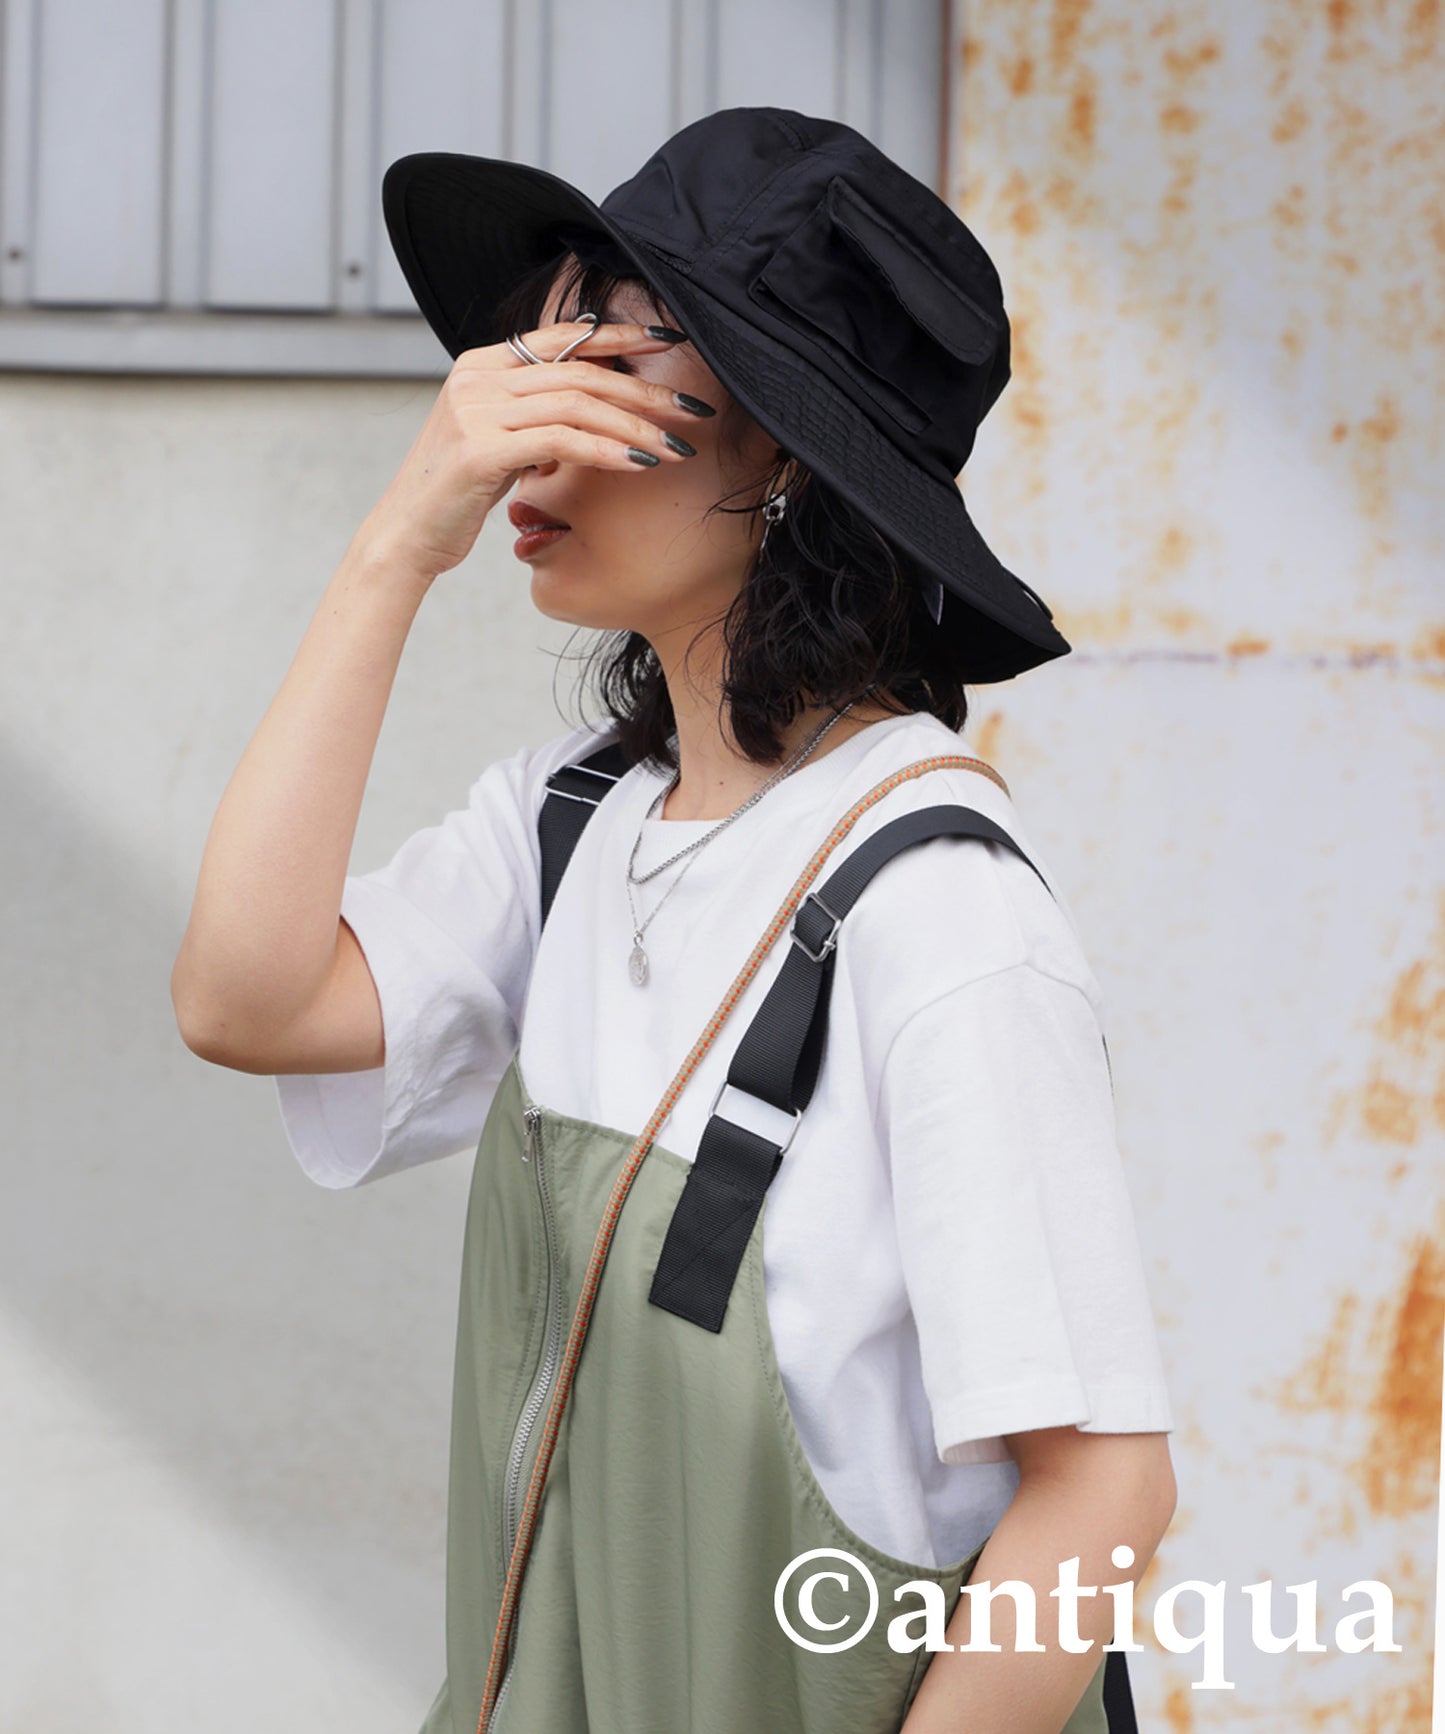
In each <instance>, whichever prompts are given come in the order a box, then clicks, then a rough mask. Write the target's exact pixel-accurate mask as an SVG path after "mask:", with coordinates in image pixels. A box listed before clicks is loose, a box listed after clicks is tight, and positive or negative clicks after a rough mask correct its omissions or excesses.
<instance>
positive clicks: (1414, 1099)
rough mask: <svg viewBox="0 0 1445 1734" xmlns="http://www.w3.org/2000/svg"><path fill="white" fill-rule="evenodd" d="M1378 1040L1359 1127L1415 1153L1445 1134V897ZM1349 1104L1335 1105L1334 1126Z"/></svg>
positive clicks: (1395, 991) (1396, 990)
mask: <svg viewBox="0 0 1445 1734" xmlns="http://www.w3.org/2000/svg"><path fill="white" fill-rule="evenodd" d="M1441 636H1442V635H1441V634H1440V633H1438V632H1432V634H1430V635H1429V636H1427V637H1426V639H1425V640H1424V643H1423V645H1422V648H1423V649H1425V650H1427V651H1428V650H1429V649H1430V648H1431V646H1434V653H1435V654H1437V655H1438V654H1439V652H1440V650H1441V649H1442V648H1445V647H1442V646H1441V645H1440V643H1439V639H1440V637H1441ZM1374 1036H1375V1043H1374V1049H1373V1052H1372V1053H1371V1056H1370V1059H1369V1063H1368V1070H1367V1072H1366V1076H1365V1081H1364V1084H1363V1085H1362V1087H1361V1088H1360V1090H1359V1092H1358V1095H1357V1096H1356V1097H1355V1098H1354V1106H1355V1108H1356V1110H1357V1112H1358V1116H1359V1123H1360V1124H1361V1126H1362V1127H1363V1128H1364V1130H1365V1131H1366V1133H1368V1135H1369V1136H1370V1137H1371V1138H1372V1139H1374V1140H1375V1141H1376V1142H1378V1143H1382V1144H1395V1145H1399V1146H1402V1147H1404V1148H1407V1149H1408V1148H1413V1147H1415V1146H1416V1145H1418V1143H1419V1142H1420V1139H1421V1136H1422V1134H1423V1133H1424V1131H1425V1129H1426V1127H1427V1125H1428V1126H1433V1127H1434V1128H1436V1129H1437V1130H1438V1129H1445V892H1442V893H1440V894H1439V895H1438V896H1437V899H1436V919H1435V930H1434V933H1433V935H1432V939H1431V946H1430V951H1429V954H1428V955H1427V956H1425V957H1419V958H1415V959H1413V960H1412V961H1411V962H1410V963H1408V964H1406V965H1405V967H1404V968H1403V969H1402V970H1401V971H1400V972H1399V974H1398V975H1397V976H1396V977H1395V979H1394V981H1393V982H1392V983H1391V985H1390V990H1389V993H1388V995H1387V997H1386V1000H1385V1006H1384V1010H1383V1011H1382V1012H1381V1013H1380V1015H1379V1017H1378V1018H1377V1019H1376V1020H1375V1023H1374ZM1350 1100H1351V1098H1349V1097H1348V1096H1344V1097H1340V1098H1337V1100H1336V1103H1335V1107H1334V1112H1333V1114H1332V1122H1333V1124H1334V1125H1338V1123H1339V1120H1340V1116H1341V1113H1342V1111H1343V1110H1344V1109H1345V1108H1346V1107H1347V1106H1348V1105H1349V1103H1350Z"/></svg>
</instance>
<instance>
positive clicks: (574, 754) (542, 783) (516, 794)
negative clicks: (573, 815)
mask: <svg viewBox="0 0 1445 1734" xmlns="http://www.w3.org/2000/svg"><path fill="white" fill-rule="evenodd" d="M610 739H612V729H611V727H610V726H609V725H608V724H606V723H595V722H586V723H579V724H578V725H577V726H576V727H574V728H569V729H566V730H564V731H563V732H562V733H560V734H556V735H552V736H551V737H549V738H548V739H547V740H544V741H542V742H540V743H529V744H528V745H526V746H522V747H518V748H517V749H516V751H515V752H513V753H510V754H508V755H507V756H506V757H504V758H500V759H496V760H494V761H493V762H492V763H491V764H489V765H488V766H487V767H486V769H485V770H483V771H482V772H481V774H480V775H479V776H478V777H477V778H476V780H475V781H474V782H473V783H472V786H471V788H470V790H469V791H468V797H467V806H468V809H469V810H470V811H471V812H472V813H473V814H476V815H478V816H481V815H485V814H497V813H499V812H500V811H501V810H505V811H506V813H507V815H508V816H509V817H510V818H513V819H515V820H517V821H519V822H521V823H522V824H526V825H535V823H536V820H537V815H538V813H539V812H540V811H541V806H542V800H543V797H544V796H545V794H546V785H547V779H548V777H550V776H551V775H552V773H553V772H554V771H556V770H558V769H560V767H561V766H563V765H568V764H575V763H576V762H577V761H578V760H579V759H584V758H586V757H587V755H588V754H589V753H590V752H592V751H593V750H594V748H596V747H600V746H603V745H605V744H606V742H607V741H609V740H610Z"/></svg>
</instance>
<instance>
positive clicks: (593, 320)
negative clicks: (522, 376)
mask: <svg viewBox="0 0 1445 1734" xmlns="http://www.w3.org/2000/svg"><path fill="white" fill-rule="evenodd" d="M577 317H578V319H579V320H580V321H581V323H582V324H584V325H586V326H588V327H589V329H588V330H586V331H584V332H583V333H582V335H581V336H580V337H574V338H573V339H572V341H571V342H570V343H569V344H568V345H567V347H566V348H565V349H564V350H563V351H562V352H561V353H560V354H559V355H557V356H555V357H554V359H555V360H557V361H565V360H566V359H567V357H568V356H569V355H570V354H571V353H572V351H573V350H574V349H579V348H581V346H582V345H583V344H584V343H585V342H586V341H587V339H588V338H589V337H591V336H592V334H593V332H595V331H596V329H597V326H598V323H599V315H597V314H596V313H579V314H578V316H577ZM507 347H508V348H509V349H510V350H511V352H512V354H513V355H516V356H518V357H520V358H521V360H523V361H527V362H534V361H541V360H543V359H544V358H543V357H542V356H540V355H533V353H532V351H531V350H530V349H528V347H527V345H526V344H525V343H524V342H523V341H522V334H521V332H520V331H514V332H513V333H512V334H511V336H510V337H509V338H508V339H507Z"/></svg>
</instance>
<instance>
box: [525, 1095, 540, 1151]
mask: <svg viewBox="0 0 1445 1734" xmlns="http://www.w3.org/2000/svg"><path fill="white" fill-rule="evenodd" d="M522 1118H523V1120H524V1121H525V1122H526V1127H527V1136H526V1139H525V1140H524V1142H523V1144H522V1160H523V1161H524V1162H530V1161H531V1160H532V1152H533V1150H534V1149H535V1148H536V1146H537V1124H538V1122H539V1121H540V1120H541V1118H542V1110H541V1109H540V1108H525V1109H523V1111H522Z"/></svg>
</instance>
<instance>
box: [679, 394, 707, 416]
mask: <svg viewBox="0 0 1445 1734" xmlns="http://www.w3.org/2000/svg"><path fill="white" fill-rule="evenodd" d="M672 398H673V402H674V403H676V404H677V406H678V408H679V409H685V410H687V411H688V412H689V413H690V414H691V415H716V414H717V411H716V410H715V409H714V408H713V406H712V405H711V404H710V403H704V402H703V401H702V399H701V398H700V397H692V396H689V394H688V393H687V392H685V391H675V392H673V394H672Z"/></svg>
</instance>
